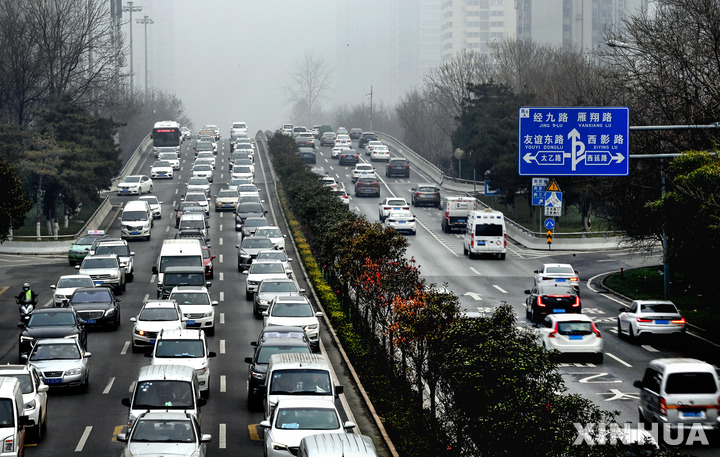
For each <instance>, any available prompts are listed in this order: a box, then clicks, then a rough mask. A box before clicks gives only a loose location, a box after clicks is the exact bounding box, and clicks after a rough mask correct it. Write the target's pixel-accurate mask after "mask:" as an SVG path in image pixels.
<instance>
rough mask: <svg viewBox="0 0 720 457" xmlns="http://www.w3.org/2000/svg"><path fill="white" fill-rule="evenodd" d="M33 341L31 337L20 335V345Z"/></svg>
mask: <svg viewBox="0 0 720 457" xmlns="http://www.w3.org/2000/svg"><path fill="white" fill-rule="evenodd" d="M34 339H35V338H33V337H32V336H22V335H21V336H20V342H21V343H29V342H31V341H33V340H34Z"/></svg>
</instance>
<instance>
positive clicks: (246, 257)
mask: <svg viewBox="0 0 720 457" xmlns="http://www.w3.org/2000/svg"><path fill="white" fill-rule="evenodd" d="M240 258H242V259H250V258H252V256H251V255H250V254H245V253H244V252H241V253H240Z"/></svg>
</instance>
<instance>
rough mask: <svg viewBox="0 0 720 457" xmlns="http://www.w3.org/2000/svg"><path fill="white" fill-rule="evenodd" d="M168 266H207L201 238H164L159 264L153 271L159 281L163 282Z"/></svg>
mask: <svg viewBox="0 0 720 457" xmlns="http://www.w3.org/2000/svg"><path fill="white" fill-rule="evenodd" d="M167 267H203V268H204V267H205V264H204V261H203V252H202V247H201V246H200V240H197V239H191V238H180V239H177V240H163V244H162V247H161V248H160V256H158V260H157V264H156V265H153V267H152V272H153V274H156V275H157V282H158V283H159V284H162V282H163V273H164V272H165V269H166V268H167Z"/></svg>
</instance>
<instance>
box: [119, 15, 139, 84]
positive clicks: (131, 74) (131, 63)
mask: <svg viewBox="0 0 720 457" xmlns="http://www.w3.org/2000/svg"><path fill="white" fill-rule="evenodd" d="M122 10H123V12H127V13H130V88H131V89H132V87H133V78H134V77H135V73H133V33H132V25H133V20H132V13H133V11H142V6H133V2H128V3H127V5H126V6H123V7H122Z"/></svg>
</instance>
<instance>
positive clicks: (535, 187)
mask: <svg viewBox="0 0 720 457" xmlns="http://www.w3.org/2000/svg"><path fill="white" fill-rule="evenodd" d="M548 182H550V180H549V179H548V178H532V205H533V206H545V188H546V187H547V185H548Z"/></svg>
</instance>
